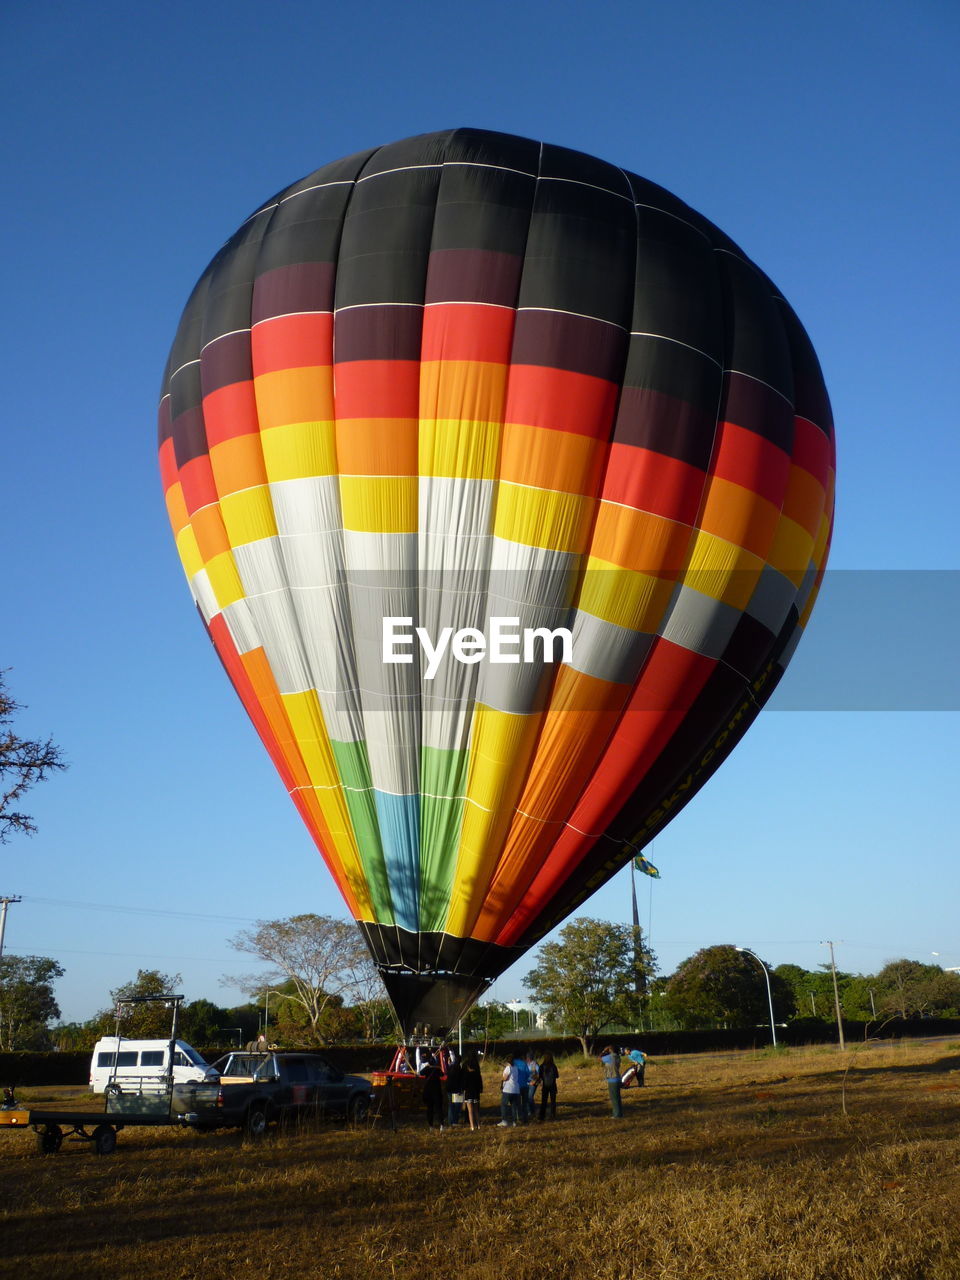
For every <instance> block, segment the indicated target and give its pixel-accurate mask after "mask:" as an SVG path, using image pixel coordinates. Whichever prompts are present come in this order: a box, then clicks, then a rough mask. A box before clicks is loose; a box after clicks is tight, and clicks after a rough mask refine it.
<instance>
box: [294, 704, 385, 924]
mask: <svg viewBox="0 0 960 1280" xmlns="http://www.w3.org/2000/svg"><path fill="white" fill-rule="evenodd" d="M281 701H282V702H283V708H284V711H285V713H286V716H287V719H288V720H289V722H290V728H291V729H292V731H293V737H294V740H295V741H296V744H297V747H298V748H299V751H300V756H301V758H302V760H303V764H304V767H305V768H306V770H307V773H308V775H309V778H310V782H311V784H312V786H313V789H314V793H315V795H316V798H317V802H318V804H319V805H320V809H321V812H322V813H323V818H324V821H325V822H326V824H327V827H328V828H329V831H330V837H331V839H332V841H333V843H334V848H335V849H336V853H337V857H338V858H339V859H340V862H341V864H342V865H343V870H344V874H345V875H346V876H347V877H348V878H349V880H350V884H351V887H352V889H353V892H354V894H355V895H356V897H357V901H358V903H361V904H362V907H363V910H364V911H365V912H370V913H371V914H369V915H365V916H364V919H366V920H373V919H375V918H376V917H375V916H374V914H373V904H372V901H371V899H370V895H369V892H368V889H367V881H366V872H365V871H364V868H363V863H362V860H361V858H360V850H359V848H358V846H357V841H356V837H355V836H354V833H353V824H352V821H351V818H350V812H349V809H348V807H347V801H346V797H345V795H344V791H343V784H342V782H341V779H340V773H339V771H338V769H337V764H336V760H335V759H334V755H333V749H332V747H331V745H330V737H329V734H328V733H327V726H326V721H325V720H324V716H323V709H322V708H321V706H320V700H319V698H318V697H317V694H316V691H315V690H314V689H307V690H306V691H305V692H303V693H284V694H281Z"/></svg>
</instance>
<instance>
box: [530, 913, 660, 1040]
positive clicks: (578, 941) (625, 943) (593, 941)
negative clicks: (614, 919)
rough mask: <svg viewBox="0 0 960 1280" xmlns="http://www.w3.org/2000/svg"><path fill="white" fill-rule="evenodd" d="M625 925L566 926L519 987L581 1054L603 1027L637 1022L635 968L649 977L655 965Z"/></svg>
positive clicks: (580, 923) (638, 1001) (591, 922)
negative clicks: (577, 1045)
mask: <svg viewBox="0 0 960 1280" xmlns="http://www.w3.org/2000/svg"><path fill="white" fill-rule="evenodd" d="M635 935H636V931H635V930H634V929H633V927H631V926H629V925H621V924H609V923H608V922H606V921H604V920H591V919H589V918H583V919H580V920H571V921H570V923H569V924H567V925H564V927H563V928H562V929H561V930H560V937H559V941H558V942H548V943H546V944H545V945H544V946H543V947H541V948H540V955H539V959H538V961H537V965H536V967H535V968H534V969H532V970H531V971H530V973H528V974H527V976H526V978H525V980H524V985H525V986H526V988H527V990H528V991H529V992H530V993H531V994H532V996H533V998H534V1000H535V1002H536V1003H537V1004H539V1005H540V1006H541V1007H542V1009H543V1012H544V1014H545V1016H546V1019H547V1021H548V1022H549V1023H551V1024H552V1025H554V1026H559V1027H562V1028H564V1029H569V1030H570V1031H572V1032H573V1033H574V1034H575V1035H576V1036H577V1037H578V1039H579V1040H580V1044H581V1046H582V1047H583V1052H584V1053H589V1052H590V1041H591V1039H592V1038H593V1037H594V1036H597V1035H599V1034H600V1033H601V1032H602V1031H603V1030H604V1029H605V1028H606V1027H612V1026H616V1025H621V1026H630V1025H631V1024H632V1023H634V1022H636V1020H637V1019H638V1018H639V1016H640V1011H641V1009H642V1006H643V996H642V995H641V994H640V992H638V990H637V987H638V968H640V969H642V970H643V977H644V978H647V977H649V976H650V975H652V974H653V972H654V970H655V968H656V961H655V958H654V955H653V952H652V951H651V950H650V949H649V947H647V946H646V945H645V944H644V943H643V942H642V940H641V941H640V943H639V947H638V946H637V938H636V936H635Z"/></svg>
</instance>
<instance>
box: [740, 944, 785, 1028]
mask: <svg viewBox="0 0 960 1280" xmlns="http://www.w3.org/2000/svg"><path fill="white" fill-rule="evenodd" d="M737 951H742V952H743V953H744V954H745V955H748V956H753V958H754V960H756V962H757V964H758V965H759V966H760V968H761V969H762V970H763V976H764V978H766V980H767V1004H768V1005H769V1006H770V1035H771V1037H772V1038H773V1047H774V1048H776V1047H777V1024H776V1023H775V1022H774V1020H773V992H772V991H771V990H770V972H769V970H768V969H767V966H766V965H765V964H764V963H763V961H762V960H761V959H760V957H759V956H758V955H757V953H756V952H755V951H751V950H750V948H749V947H737Z"/></svg>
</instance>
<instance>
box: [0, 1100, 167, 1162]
mask: <svg viewBox="0 0 960 1280" xmlns="http://www.w3.org/2000/svg"><path fill="white" fill-rule="evenodd" d="M179 1123H180V1120H179V1117H176V1116H173V1115H171V1113H170V1110H169V1108H167V1109H166V1110H165V1111H159V1110H155V1111H132V1112H130V1113H125V1114H121V1115H117V1114H112V1113H110V1112H108V1111H39V1110H38V1111H35V1110H33V1108H29V1109H28V1108H20V1107H17V1108H13V1107H11V1108H9V1109H7V1110H0V1130H3V1129H6V1130H7V1131H8V1132H9V1131H10V1130H13V1129H33V1131H34V1132H35V1133H36V1135H37V1150H38V1152H39V1153H40V1154H41V1155H44V1156H52V1155H56V1153H57V1152H58V1151H59V1150H60V1148H61V1146H62V1145H63V1140H64V1138H73V1139H74V1140H75V1141H77V1142H89V1143H92V1149H93V1150H94V1151H95V1152H96V1154H97V1155H98V1156H110V1155H113V1153H114V1151H115V1150H116V1147H117V1134H118V1133H119V1132H120V1130H121V1129H125V1128H127V1127H128V1126H129V1125H153V1126H157V1125H173V1124H179Z"/></svg>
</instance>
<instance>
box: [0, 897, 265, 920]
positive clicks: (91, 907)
mask: <svg viewBox="0 0 960 1280" xmlns="http://www.w3.org/2000/svg"><path fill="white" fill-rule="evenodd" d="M22 900H23V901H24V902H35V903H38V904H40V905H42V906H46V907H79V908H81V909H82V910H85V911H119V912H122V913H124V914H126V915H136V916H167V917H171V918H174V919H177V920H222V921H226V922H228V923H230V924H254V923H256V921H255V920H254V918H253V917H252V916H218V915H213V914H211V913H210V912H201V911H169V910H165V909H164V908H162V907H124V906H119V905H117V904H115V903H105V902H72V901H70V900H69V899H67V898H35V897H33V896H32V895H28V896H27V897H25V898H23V899H22ZM2 901H4V899H0V902H2ZM8 901H11V902H20V901H21V899H20V898H11V899H8Z"/></svg>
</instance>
